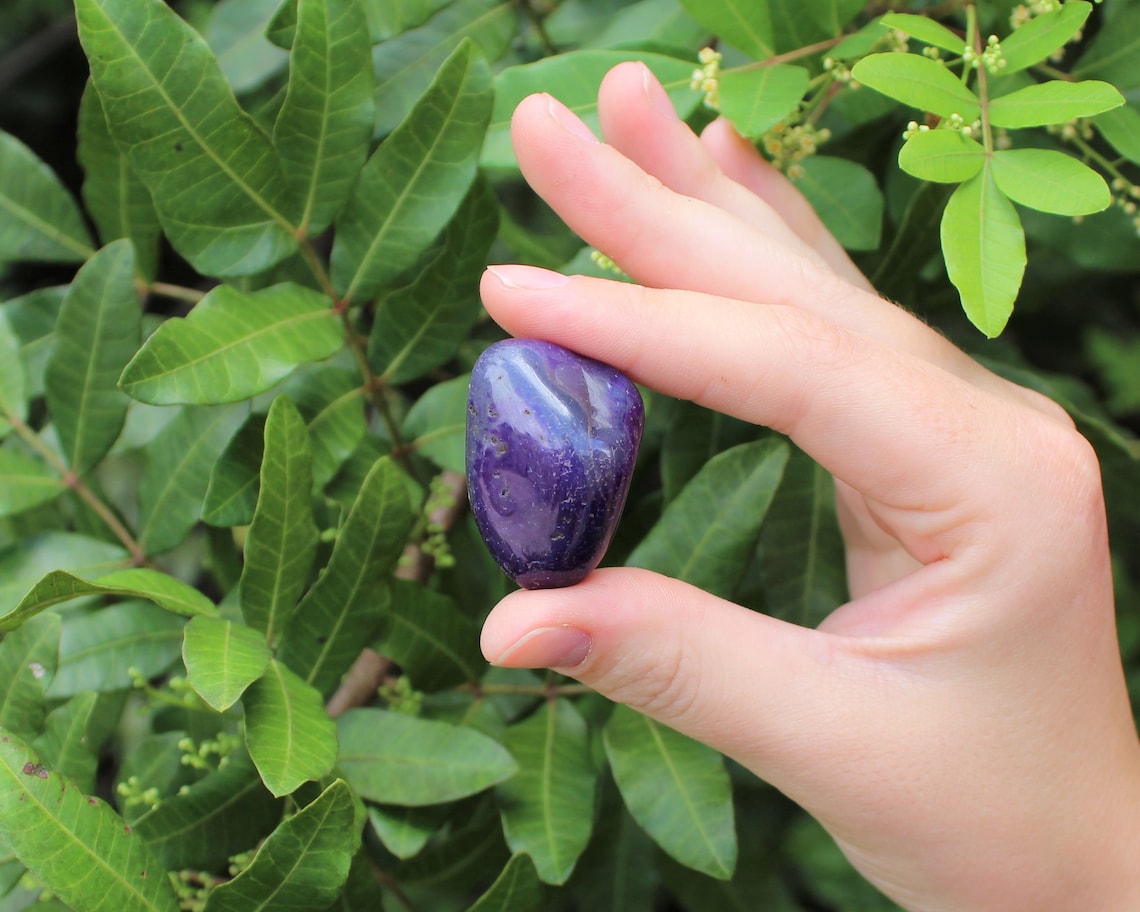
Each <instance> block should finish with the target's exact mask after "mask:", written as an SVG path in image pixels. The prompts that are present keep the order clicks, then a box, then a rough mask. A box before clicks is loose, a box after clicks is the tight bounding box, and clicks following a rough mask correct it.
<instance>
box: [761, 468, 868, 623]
mask: <svg viewBox="0 0 1140 912" xmlns="http://www.w3.org/2000/svg"><path fill="white" fill-rule="evenodd" d="M760 542H761V548H760V555H761V561H762V566H763V570H764V582H765V589H764V592H765V611H766V612H767V613H769V614H771V615H773V616H775V617H779V618H783V619H784V620H787V621H791V622H792V623H794V624H800V625H802V626H806V627H815V626H816V625H817V624H819V622H820V621H822V620H823V619H824V618H825V617H827V615H828V614H830V613H831V612H832V611H834V610H835V609H836V608H837V607H838V606H839V605H841V604H842V603H843V602H844V601H846V599H847V575H846V573H845V572H844V566H845V565H844V548H843V537H842V536H841V535H840V532H839V524H838V522H837V520H836V515H835V483H834V481H832V478H831V475H829V474H828V473H827V472H826V471H825V470H824V469H823V468H822V467H821V466H820V465H819V464H818V463H817V462H816V461H815V460H814V459H812V458H811V457H810V456H808V455H807V454H805V453H804V452H803V451H802V450H799V449H793V450H792V451H791V456H790V458H789V459H788V465H787V467H786V468H785V469H784V477H783V480H782V481H781V482H780V487H779V489H778V490H777V491H776V496H775V498H774V499H773V500H772V505H771V507H769V508H768V516H767V518H766V519H765V520H764V529H763V531H762V532H761V535H760Z"/></svg>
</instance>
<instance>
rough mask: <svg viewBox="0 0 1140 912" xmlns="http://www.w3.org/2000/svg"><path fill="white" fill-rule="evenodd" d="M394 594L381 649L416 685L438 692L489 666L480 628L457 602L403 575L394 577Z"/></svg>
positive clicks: (468, 679) (380, 644)
mask: <svg viewBox="0 0 1140 912" xmlns="http://www.w3.org/2000/svg"><path fill="white" fill-rule="evenodd" d="M394 596H395V597H394V598H393V599H392V606H391V608H390V609H389V612H388V618H387V631H386V632H385V634H384V636H383V637H382V638H381V640H380V642H379V644H378V647H377V648H378V649H379V650H380V651H381V652H382V654H383V655H386V656H388V657H390V658H391V659H392V660H393V661H395V662H396V664H397V665H399V666H400V669H401V670H402V671H403V672H404V674H406V675H407V676H408V677H409V678H410V679H411V682H412V685H413V686H414V687H415V688H416V690H420V691H424V692H426V693H434V692H435V691H437V690H443V689H444V688H446V687H454V686H455V685H457V684H462V683H464V682H467V681H476V680H478V679H479V678H480V677H481V676H482V674H483V672H484V671H486V667H487V666H486V663H485V662H484V661H483V658H482V656H481V654H480V652H479V645H478V644H479V628H478V626H477V625H476V623H475V622H474V621H473V620H472V619H471V618H469V617H467V615H465V614H463V613H462V612H461V611H460V610H459V606H458V605H456V604H455V602H454V601H452V600H451V599H450V598H448V597H447V596H446V595H443V594H442V593H439V592H436V591H435V590H433V589H428V588H427V587H426V586H421V585H418V584H415V583H410V582H406V581H403V580H397V581H396V588H395V589H394Z"/></svg>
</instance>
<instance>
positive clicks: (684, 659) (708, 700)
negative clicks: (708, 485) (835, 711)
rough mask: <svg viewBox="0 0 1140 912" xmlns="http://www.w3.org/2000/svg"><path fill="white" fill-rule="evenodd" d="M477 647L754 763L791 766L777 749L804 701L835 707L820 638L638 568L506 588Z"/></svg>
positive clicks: (831, 671)
mask: <svg viewBox="0 0 1140 912" xmlns="http://www.w3.org/2000/svg"><path fill="white" fill-rule="evenodd" d="M482 648H483V652H484V655H486V657H487V658H488V659H489V660H490V661H491V662H492V663H494V664H498V665H505V666H508V667H520V668H545V667H555V668H558V670H560V671H563V672H565V673H566V674H569V675H571V676H573V677H574V678H576V679H577V680H579V681H581V682H583V683H585V684H588V685H589V686H590V687H591V688H593V689H595V690H597V691H599V692H601V693H602V694H604V695H605V696H607V697H609V698H610V699H612V700H616V701H618V702H622V703H626V704H628V705H630V706H632V707H633V708H634V709H637V710H639V711H641V712H643V713H645V714H647V715H649V716H652V717H653V718H655V719H657V720H658V721H660V722H663V723H664V724H666V725H669V726H671V727H673V728H676V729H677V730H679V731H682V732H684V733H685V734H687V735H689V736H690V737H693V738H697V739H698V740H700V741H704V742H705V743H707V744H711V745H712V746H713V747H715V748H717V749H718V750H721V751H723V752H725V753H727V754H729V755H731V756H734V757H737V758H739V759H742V760H745V758H746V760H745V762H749V763H750V764H751V765H752V766H753V768H755V766H756V762H757V759H758V758H765V759H766V760H767V761H768V762H769V763H774V765H775V766H787V765H789V764H788V763H787V761H786V760H785V759H784V758H783V757H781V756H779V753H780V751H782V750H783V749H784V748H786V747H787V746H788V742H789V738H790V737H791V735H792V734H793V733H794V730H795V728H796V726H797V725H800V724H801V723H802V722H804V720H803V719H802V716H801V713H802V712H803V708H802V707H803V706H809V707H810V706H811V705H813V704H814V705H817V706H823V707H826V706H829V705H833V701H831V700H829V699H828V698H827V693H826V692H827V691H829V690H830V689H831V688H832V687H834V681H835V678H836V672H835V668H834V665H833V660H832V658H831V656H830V641H829V640H828V638H826V637H823V636H822V635H819V634H817V633H815V632H814V631H810V630H807V629H805V628H800V627H795V626H793V625H790V624H786V623H784V622H782V621H777V620H775V619H773V618H770V617H768V616H766V615H762V614H758V613H756V612H752V611H749V610H747V609H745V608H741V607H739V606H737V605H733V604H732V603H730V602H726V601H724V600H722V599H719V598H716V597H714V596H711V595H709V594H707V593H705V592H703V591H701V590H699V589H696V588H695V587H693V586H689V585H687V584H686V583H682V582H678V581H676V580H672V579H668V578H666V577H663V576H659V575H657V574H654V573H649V572H647V571H644V570H631V569H608V570H600V571H596V572H595V573H593V574H591V575H590V576H589V577H587V578H586V580H584V581H583V582H582V583H579V584H578V585H577V586H572V587H569V588H566V589H547V590H535V591H519V592H515V593H512V594H511V595H508V596H507V597H506V598H505V599H504V600H503V601H502V602H500V603H499V605H498V606H497V607H496V608H495V610H494V611H493V612H492V613H491V616H490V617H489V618H488V619H487V621H486V623H485V625H484V627H483V635H482ZM742 681H747V682H748V686H746V687H745V686H742V685H741V682H742ZM792 682H794V684H793V683H792ZM791 690H794V693H790V691H791ZM801 704H802V706H801ZM804 730H809V729H806V728H805V729H804ZM767 772H768V773H769V774H771V770H768V771H767Z"/></svg>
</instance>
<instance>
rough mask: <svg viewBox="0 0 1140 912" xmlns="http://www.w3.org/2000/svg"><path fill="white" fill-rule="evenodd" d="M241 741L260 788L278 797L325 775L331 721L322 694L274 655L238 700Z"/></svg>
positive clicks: (330, 758) (331, 751) (331, 756)
mask: <svg viewBox="0 0 1140 912" xmlns="http://www.w3.org/2000/svg"><path fill="white" fill-rule="evenodd" d="M242 706H243V707H244V708H245V743H246V747H248V748H249V755H250V757H251V758H253V762H254V765H255V766H256V767H257V770H258V772H259V773H261V779H262V781H263V782H264V783H265V787H266V788H267V789H269V791H270V792H272V793H273V794H274V795H277V796H278V797H282V796H284V795H288V794H290V793H292V792H294V791H296V789H297V788H298V786H300V785H301V784H302V783H305V782H309V781H312V780H314V779H320V778H321V777H322V776H325V775H327V774H328V773H329V772H330V771H331V770H332V767H333V764H334V763H335V762H336V754H337V740H336V725H335V723H334V722H333V721H332V719H330V718H329V717H328V714H327V713H326V712H325V706H324V701H323V700H322V699H321V695H320V694H319V693H318V692H317V691H316V690H314V689H313V688H312V687H311V686H309V684H307V683H306V682H304V681H302V680H301V679H300V678H299V677H298V676H297V675H296V674H295V673H294V672H293V671H291V670H290V669H289V668H287V667H286V666H285V665H283V664H281V663H280V662H278V661H277V660H276V659H273V660H271V661H270V663H269V667H268V668H267V669H266V671H265V674H263V675H262V676H261V678H259V679H258V680H257V681H256V682H255V683H254V684H252V685H251V686H250V687H249V689H248V690H247V691H246V692H245V696H244V697H243V698H242Z"/></svg>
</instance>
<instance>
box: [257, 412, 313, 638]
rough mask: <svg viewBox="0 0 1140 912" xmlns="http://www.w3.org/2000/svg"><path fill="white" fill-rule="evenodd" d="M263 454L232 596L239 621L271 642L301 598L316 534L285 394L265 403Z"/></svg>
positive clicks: (308, 452) (304, 450)
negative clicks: (254, 504) (235, 592)
mask: <svg viewBox="0 0 1140 912" xmlns="http://www.w3.org/2000/svg"><path fill="white" fill-rule="evenodd" d="M264 454H265V455H264V457H263V459H262V463H261V488H260V491H261V493H260V494H259V495H258V498H257V511H256V512H255V513H254V515H253V523H252V524H251V525H250V527H249V535H248V537H247V539H246V545H245V566H244V568H243V569H242V574H241V581H240V583H239V584H238V598H239V600H240V603H241V612H242V617H244V618H245V622H246V623H247V624H249V626H250V627H253V628H254V629H256V630H260V631H262V632H263V633H264V634H265V636H266V638H267V639H268V641H269V643H270V645H272V644H273V643H275V642H277V640H278V638H279V637H280V635H281V633H282V632H283V631H284V630H285V626H286V625H287V624H288V623H289V618H290V616H291V615H292V613H293V609H294V608H295V607H296V606H297V601H298V600H299V599H300V598H301V593H302V592H303V591H304V588H305V583H306V582H307V581H308V579H309V573H310V571H311V570H312V567H313V559H314V558H315V557H316V554H317V544H318V541H319V539H320V533H319V531H318V530H317V524H316V522H315V521H314V520H313V504H312V496H313V457H312V449H311V448H310V446H309V433H308V431H307V430H306V429H305V421H304V419H303V418H302V417H301V414H300V412H298V411H297V408H296V406H294V405H293V403H292V402H290V401H289V399H287V398H286V397H285V396H278V397H277V398H276V399H274V400H273V405H272V406H271V407H270V409H269V418H268V419H267V420H266V422H265V449H264Z"/></svg>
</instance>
